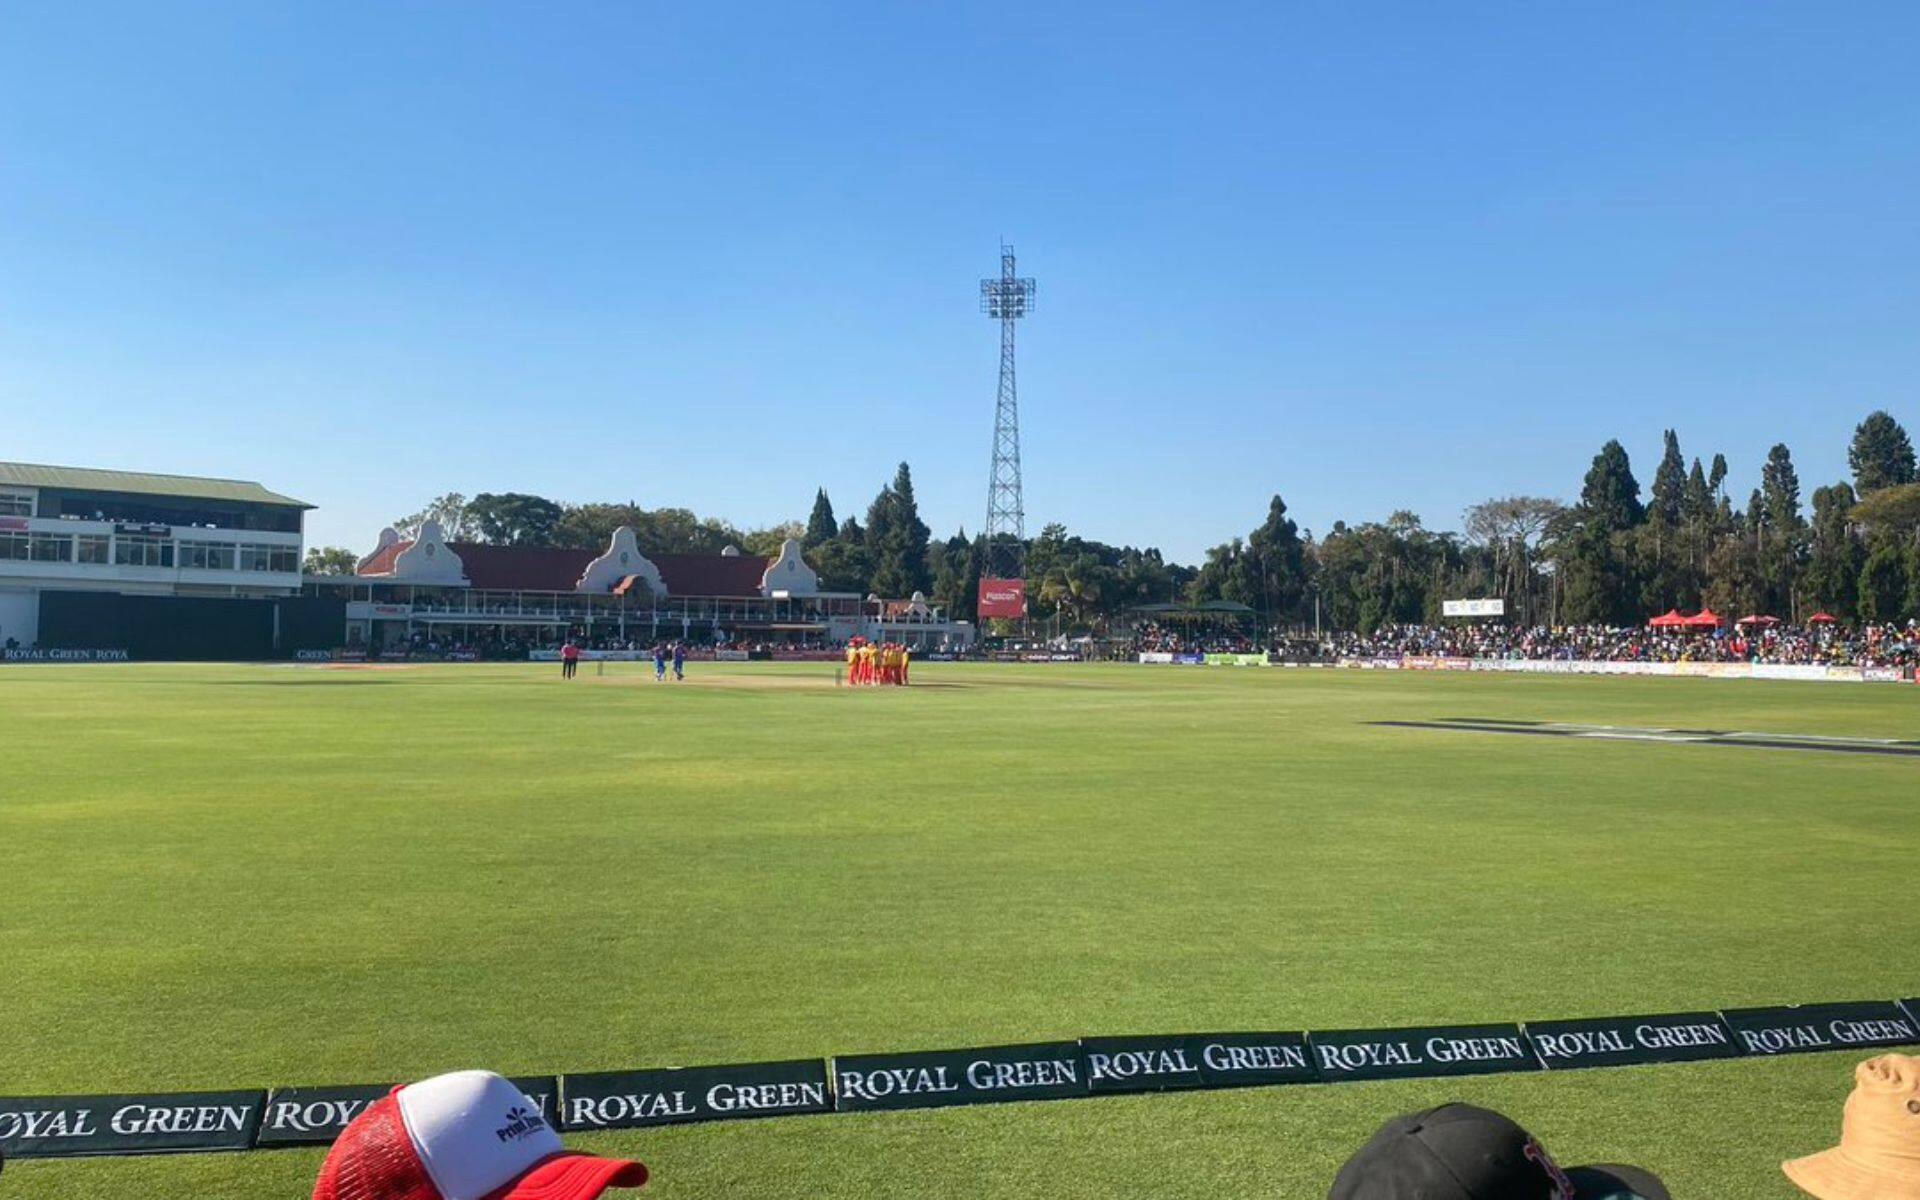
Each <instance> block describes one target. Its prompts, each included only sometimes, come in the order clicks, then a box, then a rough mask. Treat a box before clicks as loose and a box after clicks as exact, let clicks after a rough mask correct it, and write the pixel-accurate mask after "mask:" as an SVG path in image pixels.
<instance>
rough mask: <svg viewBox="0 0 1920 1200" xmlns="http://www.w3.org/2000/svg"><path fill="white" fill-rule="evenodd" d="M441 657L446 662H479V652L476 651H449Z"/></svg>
mask: <svg viewBox="0 0 1920 1200" xmlns="http://www.w3.org/2000/svg"><path fill="white" fill-rule="evenodd" d="M441 657H443V658H445V659H446V660H447V661H448V662H479V661H480V652H479V651H478V650H449V651H447V652H446V653H445V654H444V655H442V656H441Z"/></svg>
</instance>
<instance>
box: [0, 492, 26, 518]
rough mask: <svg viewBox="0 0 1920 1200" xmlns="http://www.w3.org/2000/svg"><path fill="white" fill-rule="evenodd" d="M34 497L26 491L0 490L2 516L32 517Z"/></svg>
mask: <svg viewBox="0 0 1920 1200" xmlns="http://www.w3.org/2000/svg"><path fill="white" fill-rule="evenodd" d="M32 515H33V497H32V496H29V495H28V494H27V493H25V492H0V517H30V516H32Z"/></svg>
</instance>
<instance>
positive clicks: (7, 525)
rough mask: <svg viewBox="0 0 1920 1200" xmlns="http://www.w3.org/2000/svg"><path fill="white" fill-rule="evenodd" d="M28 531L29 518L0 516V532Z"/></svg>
mask: <svg viewBox="0 0 1920 1200" xmlns="http://www.w3.org/2000/svg"><path fill="white" fill-rule="evenodd" d="M26 531H27V519H26V518H25V517H0V532H6V533H25V532H26Z"/></svg>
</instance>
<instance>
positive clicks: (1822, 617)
mask: <svg viewBox="0 0 1920 1200" xmlns="http://www.w3.org/2000/svg"><path fill="white" fill-rule="evenodd" d="M1839 623H1840V618H1838V617H1836V616H1834V615H1833V614H1832V613H1830V612H1817V613H1815V614H1813V615H1812V616H1810V617H1808V618H1807V624H1809V625H1838V624H1839Z"/></svg>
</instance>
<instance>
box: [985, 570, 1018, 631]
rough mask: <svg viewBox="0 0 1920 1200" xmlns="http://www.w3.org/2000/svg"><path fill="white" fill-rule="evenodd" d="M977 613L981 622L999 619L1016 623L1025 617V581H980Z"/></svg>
mask: <svg viewBox="0 0 1920 1200" xmlns="http://www.w3.org/2000/svg"><path fill="white" fill-rule="evenodd" d="M979 613H980V619H981V620H983V621H984V620H987V619H988V618H990V617H1001V618H1004V619H1006V620H1011V621H1017V620H1019V619H1020V618H1021V617H1024V616H1026V615H1027V581H1026V580H1024V579H991V578H987V577H984V576H983V577H982V578H981V580H980V594H979Z"/></svg>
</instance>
